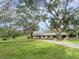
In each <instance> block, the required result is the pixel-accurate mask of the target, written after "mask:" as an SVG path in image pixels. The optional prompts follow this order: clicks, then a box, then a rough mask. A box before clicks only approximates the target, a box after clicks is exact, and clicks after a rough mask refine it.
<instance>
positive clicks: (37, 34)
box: [33, 31, 68, 38]
mask: <svg viewBox="0 0 79 59" xmlns="http://www.w3.org/2000/svg"><path fill="white" fill-rule="evenodd" d="M61 35H62V38H66V37H68V34H67V33H65V32H62V33H61ZM49 37H52V38H56V33H55V32H53V33H42V32H37V31H35V32H33V38H49Z"/></svg>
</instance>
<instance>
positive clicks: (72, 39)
mask: <svg viewBox="0 0 79 59" xmlns="http://www.w3.org/2000/svg"><path fill="white" fill-rule="evenodd" d="M62 42H64V43H73V44H79V39H76V38H70V39H68V40H62Z"/></svg>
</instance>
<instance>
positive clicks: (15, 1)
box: [0, 0, 79, 31]
mask: <svg viewBox="0 0 79 59" xmlns="http://www.w3.org/2000/svg"><path fill="white" fill-rule="evenodd" d="M1 1H3V0H0V2H1ZM19 1H20V0H13V2H12V6H13V7H16V5H18V3H19ZM36 1H38V4H41V6H42V3H43V2H41V1H42V0H36ZM70 6H73V7H78V6H79V0H74V1H73V3H72V4H71V5H70ZM46 22H47V23H48V21H46ZM48 24H49V23H48ZM39 26H40V29H39V31H44V30H46V29H48V28H47V26H46V24H45V23H44V22H40V23H39Z"/></svg>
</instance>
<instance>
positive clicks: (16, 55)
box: [0, 40, 79, 59]
mask: <svg viewBox="0 0 79 59" xmlns="http://www.w3.org/2000/svg"><path fill="white" fill-rule="evenodd" d="M0 59H79V50H78V49H73V48H68V47H63V46H58V45H54V44H51V43H47V42H42V41H39V40H29V41H25V42H0Z"/></svg>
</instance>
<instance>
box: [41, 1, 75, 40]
mask: <svg viewBox="0 0 79 59" xmlns="http://www.w3.org/2000/svg"><path fill="white" fill-rule="evenodd" d="M72 1H73V0H46V1H44V3H45V6H43V7H44V8H43V9H40V10H41V11H44V12H47V13H46V14H49V15H50V16H51V17H50V18H49V16H47V17H45V16H44V19H50V26H48V28H50V29H51V30H54V31H55V32H56V36H57V39H59V40H60V39H62V36H61V33H62V32H63V31H65V30H66V29H67V28H68V26H69V25H68V24H69V22H70V21H75V19H74V15H73V13H72V12H73V9H74V8H72V6H70V5H69V4H70V3H72ZM46 14H45V15H46Z"/></svg>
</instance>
